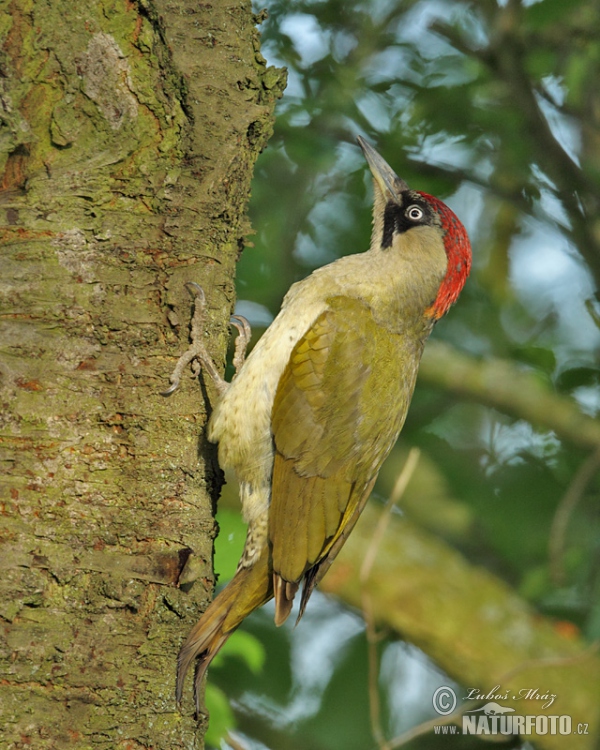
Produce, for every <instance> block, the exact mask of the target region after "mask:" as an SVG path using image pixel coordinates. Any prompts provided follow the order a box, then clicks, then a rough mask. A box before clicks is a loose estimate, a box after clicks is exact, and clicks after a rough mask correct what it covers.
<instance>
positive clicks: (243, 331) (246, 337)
mask: <svg viewBox="0 0 600 750" xmlns="http://www.w3.org/2000/svg"><path fill="white" fill-rule="evenodd" d="M229 324H230V325H232V326H233V327H234V328H235V329H236V330H237V332H238V337H237V339H236V340H235V348H234V351H233V367H234V369H235V372H236V375H237V373H238V372H239V371H240V368H241V366H242V365H243V364H244V362H245V361H246V350H247V349H248V344H249V343H250V339H251V338H252V328H251V327H250V323H248V321H247V320H246V318H244V316H243V315H232V316H231V318H229Z"/></svg>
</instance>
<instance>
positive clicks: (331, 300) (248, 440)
mask: <svg viewBox="0 0 600 750" xmlns="http://www.w3.org/2000/svg"><path fill="white" fill-rule="evenodd" d="M358 142H359V144H360V146H361V148H362V150H363V152H364V155H365V157H366V160H367V162H368V164H369V167H370V169H371V172H372V173H373V177H374V191H375V195H374V207H373V234H372V238H371V246H370V248H369V249H368V250H367V251H366V252H364V253H360V254H357V255H348V256H346V257H343V258H340V259H339V260H337V261H335V262H334V263H331V264H330V265H328V266H325V267H323V268H320V269H318V270H317V271H315V272H314V273H313V274H312V275H311V276H309V277H308V278H306V279H304V280H303V281H300V282H299V283H297V284H294V285H293V286H292V287H291V289H290V290H289V292H288V293H287V295H286V297H285V299H284V301H283V304H282V308H281V312H280V313H279V315H278V316H277V317H276V318H275V320H274V321H273V323H272V324H271V326H270V327H269V329H268V330H267V331H266V332H265V334H264V335H263V336H262V338H261V339H260V341H259V342H258V344H257V345H256V346H255V348H254V350H253V351H252V353H251V354H250V356H249V357H248V359H247V360H246V361H245V362H244V363H243V365H242V366H241V368H240V369H239V372H238V373H237V375H236V377H235V378H234V380H233V381H232V383H231V384H230V385H227V384H224V383H223V382H222V381H221V383H222V387H221V389H220V390H221V392H222V395H221V397H220V399H219V401H218V403H217V404H216V406H215V408H214V411H213V414H212V417H211V419H210V423H209V426H208V437H209V439H210V440H211V441H213V442H215V443H218V444H219V461H220V464H221V466H222V467H231V468H233V469H234V470H235V473H236V474H237V477H238V480H239V485H240V496H241V502H242V513H243V516H244V520H245V521H246V522H247V524H248V533H247V538H246V544H245V547H244V552H243V554H242V558H241V560H240V562H239V565H238V569H237V572H236V574H235V576H234V578H233V579H232V580H231V581H230V582H229V584H228V585H227V586H226V587H225V588H224V589H223V590H222V591H221V593H220V594H219V595H218V596H217V597H216V599H215V600H214V601H213V602H212V604H211V605H210V606H209V607H208V609H207V610H206V612H205V613H204V615H203V616H202V618H201V620H200V621H199V622H198V623H197V625H196V626H195V627H194V628H193V629H192V631H191V633H190V634H189V636H188V638H187V640H186V642H185V643H184V645H183V647H182V649H181V652H180V654H179V662H178V674H177V700H178V702H179V703H180V702H181V697H182V691H183V683H184V679H185V675H186V672H187V670H188V668H189V666H190V664H191V663H192V661H193V660H194V659H195V658H196V657H199V659H198V665H197V668H196V682H195V686H196V696H197V695H198V687H199V684H200V681H201V679H202V677H203V675H204V673H205V672H206V669H207V667H208V665H209V664H210V662H211V660H212V659H213V657H214V656H215V654H216V653H217V652H218V650H219V649H220V648H221V646H223V644H224V643H225V641H226V640H227V638H228V637H229V636H230V635H231V634H232V633H233V631H234V630H235V629H236V628H237V627H238V625H239V624H240V623H241V622H242V620H243V619H244V618H245V617H246V616H247V615H249V614H250V612H252V611H253V610H254V609H256V608H257V607H260V606H261V605H262V604H264V603H265V602H267V601H269V600H270V599H271V598H273V597H274V598H275V623H276V624H277V625H281V624H282V623H283V622H285V620H286V618H287V617H288V615H289V614H290V610H291V608H292V604H293V601H294V596H295V595H296V592H297V591H298V587H299V586H300V584H301V583H302V584H303V590H302V596H301V600H300V615H299V618H300V617H301V616H302V613H303V611H304V608H305V606H306V603H307V601H308V598H309V597H310V594H311V592H312V590H313V588H314V587H315V585H316V584H317V583H318V582H319V580H320V579H321V578H322V577H323V575H324V573H325V572H326V571H327V570H328V568H329V567H330V565H331V563H332V561H333V559H334V558H335V556H336V555H337V553H338V551H339V550H340V548H341V546H342V545H343V544H344V542H345V540H346V539H347V537H348V534H349V533H350V532H351V530H352V528H353V527H354V524H355V523H356V521H357V519H358V517H359V515H360V512H361V511H362V509H363V507H364V505H365V502H366V500H367V498H368V497H369V494H370V492H371V489H372V488H373V484H374V483H375V479H376V478H377V474H378V473H379V470H380V468H381V465H382V463H383V461H384V460H385V458H386V456H387V455H388V453H389V452H390V450H391V448H392V446H393V445H394V443H395V442H396V439H397V437H398V434H399V432H400V430H401V429H402V425H403V424H404V420H405V417H406V413H407V410H408V406H409V403H410V400H411V397H412V393H413V390H414V387H415V380H416V377H417V369H418V366H419V361H420V359H421V353H422V351H423V346H424V344H425V341H426V339H427V337H428V336H429V334H430V333H431V330H432V328H433V325H434V323H435V322H436V321H437V320H439V319H440V318H441V317H442V315H444V313H445V312H446V311H447V310H448V308H449V307H450V305H452V303H453V302H454V301H455V300H456V298H457V297H458V295H459V293H460V291H461V289H462V287H463V285H464V283H465V280H466V278H467V276H468V274H469V271H470V268H471V248H470V244H469V239H468V237H467V233H466V231H465V229H464V227H463V225H462V224H461V223H460V221H459V220H458V219H457V217H456V216H455V215H454V213H453V212H452V211H451V210H450V209H449V208H448V207H447V206H446V205H445V204H444V203H442V202H441V201H440V200H438V199H437V198H434V197H432V196H431V195H427V194H425V193H421V192H419V191H416V190H411V189H410V188H409V187H408V185H407V184H406V183H405V182H404V181H403V180H401V179H400V178H399V177H398V176H397V175H396V174H395V173H394V171H393V170H392V169H391V168H390V167H389V165H388V164H387V163H386V162H385V161H384V159H383V158H382V157H381V156H380V155H379V154H378V153H377V152H376V151H375V149H373V148H372V147H371V146H370V145H369V144H368V143H367V142H366V141H364V140H363V139H362V138H359V139H358ZM238 323H239V319H238ZM195 355H196V356H197V357H198V359H199V360H200V361H201V363H202V365H203V366H204V367H205V368H206V369H207V371H208V372H209V374H211V375H212V376H213V378H215V379H217V378H218V376H216V369H215V368H214V365H213V364H212V362H210V360H209V358H208V355H207V354H206V352H205V351H204V350H202V351H201V352H200V353H199V352H198V351H196V352H195ZM191 356H192V355H189V356H187V358H186V360H185V361H186V362H189V361H190V359H191ZM172 380H173V382H174V386H173V388H172V389H170V390H173V389H174V387H176V382H175V380H174V376H172Z"/></svg>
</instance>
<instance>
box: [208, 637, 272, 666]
mask: <svg viewBox="0 0 600 750" xmlns="http://www.w3.org/2000/svg"><path fill="white" fill-rule="evenodd" d="M228 656H237V657H238V658H240V659H242V660H243V661H244V662H245V663H246V665H247V666H248V668H249V669H250V670H251V671H252V672H254V674H258V673H259V672H260V671H261V669H262V668H263V665H264V663H265V649H264V647H263V645H262V643H261V642H260V641H259V640H258V638H255V637H254V636H253V635H251V634H250V633H247V632H246V631H244V630H237V631H236V632H235V633H234V634H233V635H232V636H231V637H230V638H229V640H228V641H227V642H226V643H225V645H224V646H223V648H222V649H221V650H220V651H219V653H218V654H217V656H216V657H215V659H214V661H213V665H214V666H220V665H222V664H223V661H224V660H225V658H226V657H228Z"/></svg>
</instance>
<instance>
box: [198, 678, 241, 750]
mask: <svg viewBox="0 0 600 750" xmlns="http://www.w3.org/2000/svg"><path fill="white" fill-rule="evenodd" d="M204 700H205V704H206V708H207V709H208V713H209V714H210V722H209V724H208V729H207V731H206V735H205V740H206V744H207V745H209V746H212V747H220V746H221V741H222V740H224V739H225V738H226V737H227V735H228V734H229V732H230V731H231V730H232V729H233V728H234V727H235V717H234V715H233V709H232V708H231V704H230V703H229V698H228V697H227V696H226V695H225V693H224V692H223V691H222V690H221V689H220V688H218V687H216V686H215V685H213V684H212V683H210V682H209V683H208V684H207V686H206V694H205V699H204Z"/></svg>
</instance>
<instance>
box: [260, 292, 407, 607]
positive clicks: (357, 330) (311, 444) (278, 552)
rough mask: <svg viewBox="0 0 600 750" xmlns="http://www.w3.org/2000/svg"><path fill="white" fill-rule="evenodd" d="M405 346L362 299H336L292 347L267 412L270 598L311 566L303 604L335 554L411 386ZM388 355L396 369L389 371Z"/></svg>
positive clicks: (396, 426) (398, 422)
mask: <svg viewBox="0 0 600 750" xmlns="http://www.w3.org/2000/svg"><path fill="white" fill-rule="evenodd" d="M406 346H407V345H406V337H403V336H400V335H399V334H397V333H393V332H391V331H388V330H387V329H385V328H383V327H382V326H381V325H379V324H378V323H377V322H376V321H375V320H374V318H373V315H372V313H371V310H370V308H369V307H368V305H367V304H366V303H364V302H362V301H361V300H358V299H349V298H341V297H340V298H333V299H330V300H329V301H328V309H327V310H326V311H325V312H324V313H322V314H321V315H320V316H319V317H318V318H317V320H316V321H315V322H314V323H313V325H312V326H311V327H310V328H309V329H308V331H306V333H305V334H304V336H303V337H302V338H301V339H300V340H299V341H298V343H297V344H296V346H295V347H294V349H293V351H292V354H291V356H290V359H289V362H288V365H287V367H286V369H285V371H284V373H283V375H282V376H281V379H280V381H279V384H278V388H277V392H276V395H275V400H274V404H273V411H272V430H273V442H274V447H275V458H274V464H273V479H272V486H271V505H270V512H269V538H270V542H271V545H272V562H273V572H274V581H275V582H274V589H275V596H276V600H277V596H278V591H284V587H283V586H280V585H278V578H280V579H282V580H283V581H286V582H290V583H293V584H294V585H295V586H296V588H297V584H298V583H299V582H300V581H301V580H302V578H303V576H304V575H305V574H308V572H309V571H312V573H311V574H310V576H311V577H310V580H311V581H312V583H311V585H310V586H309V590H308V593H306V586H305V594H304V596H303V604H306V600H307V598H308V596H309V595H310V591H312V587H313V586H314V582H315V581H316V580H318V579H319V578H320V576H317V569H318V567H319V566H320V565H321V564H322V563H323V562H324V561H325V560H326V558H327V556H328V555H329V554H330V552H331V551H332V549H333V550H335V552H334V553H333V554H334V555H335V554H337V549H339V547H340V546H341V543H343V538H342V537H344V534H343V531H344V528H345V527H346V525H348V524H350V525H353V524H354V522H355V520H356V517H357V516H356V512H357V509H358V512H360V508H362V505H363V504H364V502H365V501H366V497H364V495H365V492H367V493H368V491H370V487H371V486H372V482H373V481H374V478H375V477H376V475H377V473H378V471H379V468H380V466H381V463H382V462H383V460H384V458H385V456H386V455H387V453H388V452H389V450H390V448H391V447H392V445H393V443H394V442H395V440H396V438H397V436H398V433H399V431H400V429H401V427H402V423H403V420H404V415H405V413H406V409H407V406H408V402H409V401H410V397H411V395H412V391H413V388H414V381H415V377H416V366H417V363H418V359H419V356H420V351H418V352H415V351H413V350H409V349H407V348H406ZM392 362H393V363H394V365H395V366H396V367H397V369H398V371H397V372H396V373H395V377H391V378H390V363H392ZM386 364H387V365H388V366H387V367H386V366H385V365H386ZM359 506H360V508H359ZM344 538H345V537H344ZM340 539H341V541H340V542H338V540H340ZM326 567H328V566H326ZM292 588H293V587H292ZM291 590H292V589H290V591H291ZM293 591H294V592H295V588H293ZM281 596H282V597H283V596H284V595H283V594H281ZM276 606H278V604H277V602H276ZM290 606H291V605H290V604H289V601H287V600H286V601H283V600H282V602H281V606H278V611H280V612H281V613H282V616H284V615H285V616H287V614H285V613H286V612H287V613H289V607H290ZM283 619H285V617H284V618H283Z"/></svg>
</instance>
